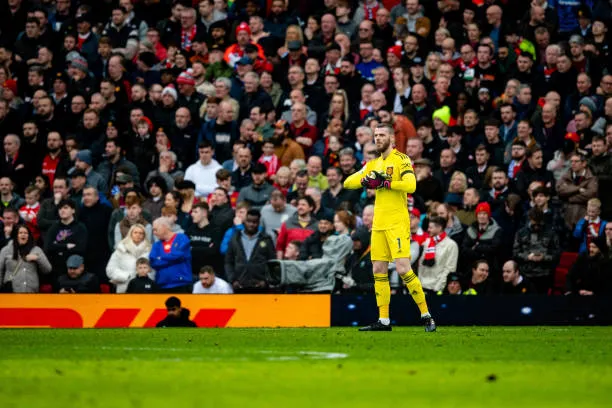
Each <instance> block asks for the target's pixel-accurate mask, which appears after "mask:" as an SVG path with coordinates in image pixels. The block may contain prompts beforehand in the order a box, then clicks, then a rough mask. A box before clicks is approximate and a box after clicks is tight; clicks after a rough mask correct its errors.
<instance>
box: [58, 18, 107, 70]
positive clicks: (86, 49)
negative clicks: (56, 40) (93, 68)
mask: <svg viewBox="0 0 612 408" xmlns="http://www.w3.org/2000/svg"><path fill="white" fill-rule="evenodd" d="M75 22H76V31H77V49H78V50H79V52H80V53H81V54H82V55H83V56H84V57H85V59H86V60H87V62H88V63H89V64H90V65H93V64H94V63H95V62H96V59H97V58H98V40H99V37H98V35H97V34H96V33H94V32H93V31H92V26H93V25H92V23H93V16H92V15H91V14H90V13H83V14H81V15H80V16H78V17H77V18H76V19H75ZM60 32H61V31H60Z"/></svg>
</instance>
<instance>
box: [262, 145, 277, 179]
mask: <svg viewBox="0 0 612 408" xmlns="http://www.w3.org/2000/svg"><path fill="white" fill-rule="evenodd" d="M262 151H263V154H262V155H261V157H260V158H259V160H257V162H258V163H262V164H263V165H264V166H266V169H267V175H268V178H269V179H270V180H272V179H273V178H274V175H275V174H276V172H277V171H278V165H279V160H278V157H276V155H275V154H274V143H272V140H264V142H263V146H262Z"/></svg>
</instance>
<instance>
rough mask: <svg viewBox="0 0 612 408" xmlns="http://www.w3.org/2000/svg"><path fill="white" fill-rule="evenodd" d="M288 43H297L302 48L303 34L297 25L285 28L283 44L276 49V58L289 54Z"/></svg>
mask: <svg viewBox="0 0 612 408" xmlns="http://www.w3.org/2000/svg"><path fill="white" fill-rule="evenodd" d="M289 41H299V42H300V43H301V44H302V48H304V32H303V31H302V28H301V27H300V26H299V25H297V24H291V25H288V26H287V29H286V30H285V44H284V45H283V46H282V47H280V48H279V49H278V56H279V57H281V58H282V57H283V56H285V55H286V54H287V53H288V52H289Z"/></svg>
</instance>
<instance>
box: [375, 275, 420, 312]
mask: <svg viewBox="0 0 612 408" xmlns="http://www.w3.org/2000/svg"><path fill="white" fill-rule="evenodd" d="M374 276H376V275H374ZM402 280H403V281H404V283H405V284H406V287H407V288H408V292H410V296H412V299H414V302H415V303H416V304H417V306H418V307H419V310H420V311H421V316H428V315H429V309H428V308H427V302H426V301H425V293H424V292H423V287H422V286H421V281H420V280H419V278H418V277H417V276H416V275H415V274H414V271H413V270H412V269H411V270H410V272H408V273H406V274H405V275H402ZM377 298H378V296H377Z"/></svg>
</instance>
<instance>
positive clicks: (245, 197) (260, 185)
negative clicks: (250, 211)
mask: <svg viewBox="0 0 612 408" xmlns="http://www.w3.org/2000/svg"><path fill="white" fill-rule="evenodd" d="M266 174H267V168H266V166H265V165H263V164H261V163H255V164H254V165H253V169H252V170H251V177H252V178H253V183H252V184H251V185H248V186H246V187H244V188H243V189H241V190H240V194H239V195H238V202H242V201H245V202H247V203H249V205H250V206H251V208H254V209H256V210H261V208H262V207H263V206H264V205H266V204H267V203H268V201H270V195H271V194H272V191H274V187H272V185H271V184H270V183H268V182H267V181H266Z"/></svg>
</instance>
